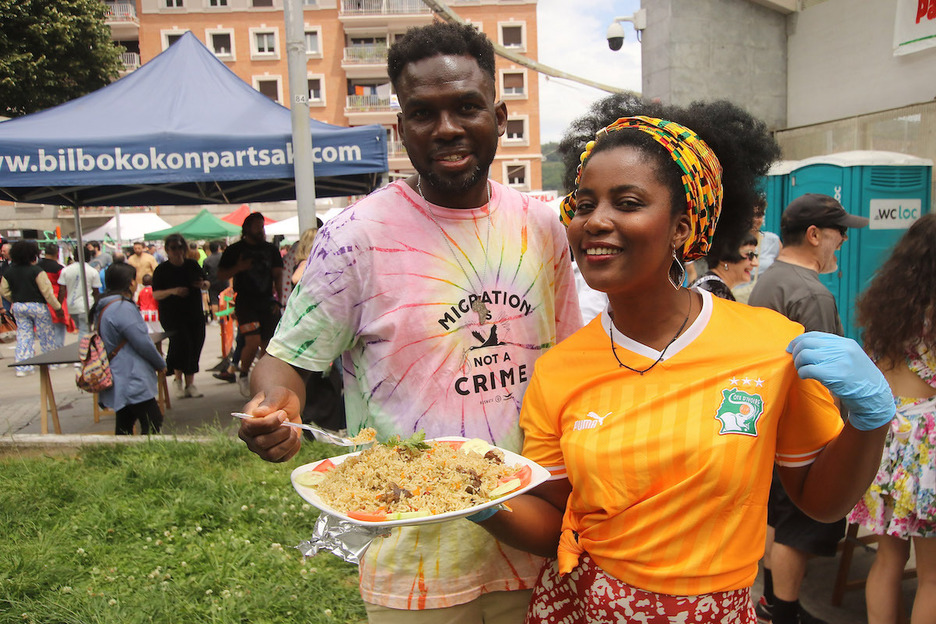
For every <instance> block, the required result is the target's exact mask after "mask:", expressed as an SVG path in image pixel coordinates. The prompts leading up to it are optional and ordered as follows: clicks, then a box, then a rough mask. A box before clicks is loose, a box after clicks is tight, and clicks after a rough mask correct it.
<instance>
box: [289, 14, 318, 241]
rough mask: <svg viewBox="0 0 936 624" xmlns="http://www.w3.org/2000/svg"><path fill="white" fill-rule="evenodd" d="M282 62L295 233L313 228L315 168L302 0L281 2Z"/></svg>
mask: <svg viewBox="0 0 936 624" xmlns="http://www.w3.org/2000/svg"><path fill="white" fill-rule="evenodd" d="M283 16H284V19H285V22H286V62H287V64H288V67H289V110H290V113H291V119H292V144H293V167H294V170H295V173H294V175H295V179H296V210H297V212H298V213H299V233H300V234H301V233H302V232H305V231H306V230H307V229H309V228H311V227H315V219H316V215H315V165H314V163H313V162H312V134H311V131H310V129H309V81H308V76H307V73H306V66H307V57H306V43H305V27H304V25H303V10H302V0H284V2H283Z"/></svg>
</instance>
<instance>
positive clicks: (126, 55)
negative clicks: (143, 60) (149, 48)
mask: <svg viewBox="0 0 936 624" xmlns="http://www.w3.org/2000/svg"><path fill="white" fill-rule="evenodd" d="M120 62H121V63H123V69H122V70H121V71H120V73H121V75H123V74H129V73H130V72H132V71H133V70H135V69H140V55H139V54H138V53H136V52H123V53H122V54H121V55H120Z"/></svg>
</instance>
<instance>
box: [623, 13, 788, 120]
mask: <svg viewBox="0 0 936 624" xmlns="http://www.w3.org/2000/svg"><path fill="white" fill-rule="evenodd" d="M641 6H642V8H644V9H646V10H647V28H646V30H644V32H643V34H642V50H643V54H642V68H643V85H642V87H643V94H644V96H646V97H649V98H658V99H660V100H661V101H663V102H666V103H671V104H688V103H690V102H692V101H693V100H699V99H705V100H710V99H716V98H724V99H729V100H731V101H733V102H735V103H736V104H738V105H740V106H742V107H744V108H746V109H747V110H748V111H750V112H751V113H752V114H753V115H755V116H757V117H759V118H761V119H763V120H764V121H765V122H766V123H767V125H768V126H769V127H770V128H771V129H776V128H783V127H785V126H786V125H787V123H786V120H787V110H786V108H787V78H786V74H787V61H786V52H787V37H786V20H787V18H786V16H785V15H784V14H783V13H782V12H779V11H777V10H773V9H770V8H767V7H765V6H760V5H758V4H755V3H753V2H751V1H750V0H642V1H641Z"/></svg>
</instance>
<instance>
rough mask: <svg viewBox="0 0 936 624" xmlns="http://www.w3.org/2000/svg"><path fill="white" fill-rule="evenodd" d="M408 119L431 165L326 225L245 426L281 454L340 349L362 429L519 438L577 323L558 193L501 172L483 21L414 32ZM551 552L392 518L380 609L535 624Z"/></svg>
mask: <svg viewBox="0 0 936 624" xmlns="http://www.w3.org/2000/svg"><path fill="white" fill-rule="evenodd" d="M388 69H389V74H390V79H391V81H392V82H393V85H394V87H395V89H396V92H397V95H398V96H399V99H400V106H401V111H402V112H401V113H400V114H399V119H398V121H399V132H400V136H401V137H402V139H403V143H404V145H405V146H406V149H407V153H408V155H409V157H410V160H411V161H412V163H413V166H414V168H415V169H416V171H417V172H418V174H417V175H414V176H412V177H410V178H409V179H407V180H402V181H397V182H394V183H392V184H390V185H389V186H387V187H385V188H383V189H380V190H378V191H376V192H374V193H372V194H371V195H370V196H368V197H367V198H365V199H363V200H361V201H360V202H358V203H356V204H354V205H353V206H351V207H349V208H347V209H346V210H344V211H343V212H342V213H341V214H339V215H338V216H336V217H334V218H333V219H331V220H330V221H329V222H328V223H327V224H326V225H325V227H324V228H323V229H322V230H320V232H319V234H318V237H317V238H316V242H315V245H314V247H313V249H312V253H311V255H310V257H309V260H308V265H307V267H306V270H305V273H304V275H303V278H302V280H301V282H300V283H299V284H298V285H297V286H296V290H295V291H294V292H293V294H292V296H291V297H290V299H289V302H288V306H287V309H286V311H285V313H284V316H283V319H282V321H281V322H280V325H279V327H278V329H277V332H276V335H275V336H274V338H273V340H272V341H271V342H270V346H269V349H268V357H264V358H263V359H262V360H261V361H260V362H259V363H258V365H257V368H256V370H255V372H254V375H253V377H252V379H251V389H252V391H253V392H255V393H257V394H256V396H255V397H254V399H253V400H252V401H251V402H250V403H248V404H247V407H246V408H245V410H246V411H247V412H249V413H252V414H253V415H255V416H258V418H255V419H251V420H249V421H243V423H242V425H241V430H240V437H241V438H242V439H244V440H245V441H246V442H247V444H248V446H249V448H250V449H251V450H253V451H255V452H257V453H258V454H259V455H260V456H261V457H263V458H264V459H267V460H270V461H285V460H286V459H289V458H290V457H292V456H293V455H294V454H295V453H296V451H297V450H298V447H299V444H300V440H301V438H300V436H299V435H298V434H297V433H296V431H295V430H294V429H292V428H287V427H280V426H279V424H280V423H281V422H282V420H283V419H285V418H289V419H291V420H293V421H295V422H299V420H300V414H301V413H302V403H303V400H304V385H303V373H304V372H305V371H324V370H327V369H328V367H329V366H330V364H331V362H332V361H333V360H334V359H335V358H336V357H338V356H341V361H342V367H343V370H342V372H343V376H344V382H345V390H344V392H345V404H346V408H347V418H348V429H349V431H350V432H351V433H355V432H357V431H358V430H359V429H360V428H362V427H364V426H371V427H374V428H375V429H376V430H377V432H378V437H379V438H380V439H381V440H384V439H387V438H388V437H390V436H391V435H394V434H402V435H403V436H404V437H406V436H409V435H411V434H412V433H414V432H416V431H418V430H423V431H425V432H426V435H427V437H429V438H433V437H438V436H445V435H461V436H466V437H478V438H482V439H484V440H487V441H489V442H491V443H493V444H496V445H498V446H501V447H504V448H508V449H510V450H514V451H519V449H520V448H521V445H522V434H521V431H520V428H519V426H518V419H519V410H520V400H521V398H522V396H523V393H524V391H525V389H526V387H527V384H528V382H529V379H530V377H531V375H532V373H533V364H534V361H535V360H536V358H537V357H539V356H540V355H541V354H542V353H543V352H545V351H546V350H547V349H548V348H550V347H551V346H553V345H554V344H556V342H558V341H559V340H562V339H563V338H565V337H566V336H568V335H570V334H571V333H572V332H573V331H575V330H576V329H578V327H580V325H581V314H580V312H579V309H578V304H577V299H576V294H575V286H574V279H573V277H572V272H571V267H570V259H569V252H568V244H567V242H566V239H565V235H564V232H563V231H562V228H561V226H560V225H559V222H558V219H557V218H556V216H555V213H554V212H552V211H551V209H550V208H549V207H547V206H546V205H544V204H542V203H540V202H538V201H536V200H534V199H531V198H530V197H528V196H526V195H523V194H521V193H519V192H517V191H515V190H513V189H511V188H508V187H506V186H503V185H501V184H498V183H496V182H493V181H490V180H488V177H487V172H488V168H489V167H490V165H491V162H493V159H494V154H495V152H496V149H497V141H498V137H499V136H501V135H502V134H503V133H504V131H505V129H506V123H507V109H506V106H505V105H504V103H503V102H500V101H496V99H495V79H494V54H493V48H492V46H491V44H490V42H489V41H488V40H487V39H486V38H485V37H484V35H483V34H480V33H479V32H478V31H477V30H475V29H474V28H473V27H470V26H459V25H450V24H442V23H436V24H432V25H430V26H426V27H423V28H418V29H413V30H411V31H409V32H408V33H407V35H406V36H405V37H404V38H402V39H401V40H400V41H398V42H397V43H396V44H394V46H393V47H392V48H391V50H390V54H389V57H388ZM540 566H541V560H540V559H539V558H537V557H534V556H532V555H528V554H526V553H522V552H520V551H517V550H514V549H512V548H510V547H508V546H505V545H504V544H501V543H500V542H498V541H496V540H494V539H493V538H491V537H489V535H488V534H487V532H485V531H484V530H483V529H481V528H479V527H478V526H476V525H475V524H474V523H472V522H468V521H467V520H454V521H451V522H447V523H442V524H428V525H421V526H419V527H403V528H398V529H395V530H394V531H393V533H392V535H391V537H388V538H385V539H378V540H375V542H374V543H373V544H372V545H371V547H370V548H369V549H368V551H367V555H366V557H364V559H363V560H362V562H361V566H360V582H361V595H362V597H363V599H364V601H365V604H366V607H367V612H368V618H369V620H370V621H371V622H378V623H390V622H405V623H406V624H418V623H422V622H426V623H429V622H431V623H433V624H434V623H437V622H455V621H457V622H471V623H475V622H477V623H478V624H480V623H482V622H484V623H486V624H492V623H500V622H503V623H505V624H506V623H517V624H519V623H520V622H522V621H523V616H524V614H525V612H526V607H527V603H528V601H529V595H530V594H529V588H531V587H532V586H533V583H534V582H535V578H536V573H537V571H538V569H539V568H540Z"/></svg>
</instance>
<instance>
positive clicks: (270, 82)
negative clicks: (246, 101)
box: [254, 78, 279, 102]
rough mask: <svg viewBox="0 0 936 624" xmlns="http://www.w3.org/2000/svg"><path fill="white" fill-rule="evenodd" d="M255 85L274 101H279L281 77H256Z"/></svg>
mask: <svg viewBox="0 0 936 624" xmlns="http://www.w3.org/2000/svg"><path fill="white" fill-rule="evenodd" d="M254 86H255V87H256V88H257V91H259V92H260V93H262V94H263V95H265V96H267V97H268V98H270V99H271V100H273V101H274V102H278V101H279V78H255V79H254Z"/></svg>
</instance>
